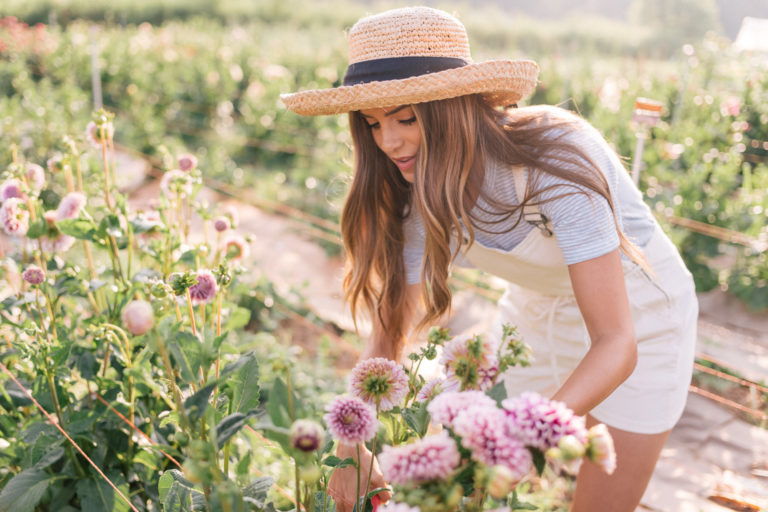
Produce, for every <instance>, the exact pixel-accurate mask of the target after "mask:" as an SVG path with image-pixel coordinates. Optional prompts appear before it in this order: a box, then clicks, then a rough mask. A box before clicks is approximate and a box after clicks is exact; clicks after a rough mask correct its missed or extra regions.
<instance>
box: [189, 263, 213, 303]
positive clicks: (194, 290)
mask: <svg viewBox="0 0 768 512" xmlns="http://www.w3.org/2000/svg"><path fill="white" fill-rule="evenodd" d="M195 278H196V279H197V283H195V284H193V285H192V286H190V287H189V296H190V298H191V299H192V304H194V305H198V304H207V303H209V302H211V301H212V300H213V298H214V297H215V296H216V292H218V291H219V286H218V284H217V283H216V276H214V275H213V272H211V271H210V270H206V269H203V270H198V271H197V272H195Z"/></svg>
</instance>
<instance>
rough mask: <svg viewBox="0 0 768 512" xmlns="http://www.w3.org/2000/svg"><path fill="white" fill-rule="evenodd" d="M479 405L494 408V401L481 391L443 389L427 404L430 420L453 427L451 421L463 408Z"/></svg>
mask: <svg viewBox="0 0 768 512" xmlns="http://www.w3.org/2000/svg"><path fill="white" fill-rule="evenodd" d="M473 405H479V406H483V407H487V408H496V402H495V401H494V400H493V399H492V398H491V397H489V396H488V395H486V394H485V393H483V392H482V391H444V392H442V393H440V394H439V395H437V396H436V397H435V398H433V399H432V401H431V402H429V405H427V411H428V412H429V414H430V416H431V417H432V421H434V422H437V423H441V424H442V425H444V426H446V427H449V428H453V421H454V419H455V418H456V416H457V415H458V414H459V413H460V412H461V411H463V410H464V409H466V408H468V407H470V406H473Z"/></svg>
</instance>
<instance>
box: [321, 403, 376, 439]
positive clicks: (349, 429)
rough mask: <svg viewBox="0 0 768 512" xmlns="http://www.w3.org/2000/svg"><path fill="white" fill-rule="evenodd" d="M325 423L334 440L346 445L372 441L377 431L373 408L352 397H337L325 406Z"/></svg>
mask: <svg viewBox="0 0 768 512" xmlns="http://www.w3.org/2000/svg"><path fill="white" fill-rule="evenodd" d="M325 411H326V413H325V415H324V416H323V421H325V424H326V426H327V427H328V431H329V432H330V433H331V436H333V438H334V439H336V440H337V441H340V442H342V443H346V444H358V443H364V442H366V441H369V440H370V439H373V437H374V436H375V435H376V432H377V431H378V429H379V422H378V419H377V418H376V411H374V410H373V407H371V406H370V405H368V404H366V403H365V402H363V401H362V400H360V399H359V398H357V397H354V396H337V397H336V398H334V399H333V400H331V401H330V402H329V403H328V405H326V406H325Z"/></svg>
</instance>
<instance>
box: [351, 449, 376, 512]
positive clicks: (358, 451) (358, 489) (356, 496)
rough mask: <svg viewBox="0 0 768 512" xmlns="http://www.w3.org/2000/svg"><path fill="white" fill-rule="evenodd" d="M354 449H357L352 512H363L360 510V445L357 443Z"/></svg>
mask: <svg viewBox="0 0 768 512" xmlns="http://www.w3.org/2000/svg"><path fill="white" fill-rule="evenodd" d="M355 447H356V448H357V489H356V490H355V509H356V510H355V511H353V512H363V511H361V510H360V443H357V444H356V445H355ZM371 455H373V454H371Z"/></svg>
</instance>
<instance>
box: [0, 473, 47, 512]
mask: <svg viewBox="0 0 768 512" xmlns="http://www.w3.org/2000/svg"><path fill="white" fill-rule="evenodd" d="M50 481H51V476H50V475H48V474H47V473H44V472H43V471H40V470H39V469H25V470H24V471H22V472H21V473H19V474H18V475H16V476H14V477H13V478H11V479H10V480H9V481H8V483H7V484H5V487H3V492H1V493H0V510H2V511H3V512H33V511H34V510H35V507H36V506H37V503H38V502H39V501H40V498H42V497H43V494H45V491H46V489H48V484H49V483H50Z"/></svg>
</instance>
